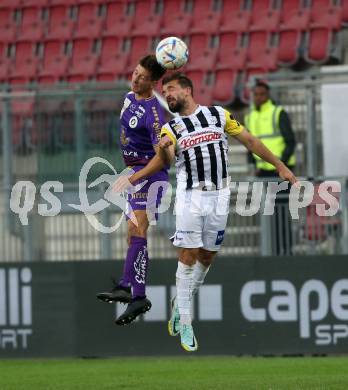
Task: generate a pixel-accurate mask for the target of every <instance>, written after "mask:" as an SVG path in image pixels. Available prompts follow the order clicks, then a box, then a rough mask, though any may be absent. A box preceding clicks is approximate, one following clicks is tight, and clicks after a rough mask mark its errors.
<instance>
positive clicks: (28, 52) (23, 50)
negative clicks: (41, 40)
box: [9, 42, 38, 84]
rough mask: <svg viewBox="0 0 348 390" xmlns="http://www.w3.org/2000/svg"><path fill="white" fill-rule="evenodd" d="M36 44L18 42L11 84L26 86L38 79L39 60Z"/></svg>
mask: <svg viewBox="0 0 348 390" xmlns="http://www.w3.org/2000/svg"><path fill="white" fill-rule="evenodd" d="M35 52H36V44H35V43H32V42H17V43H16V54H15V59H14V63H13V68H12V70H11V74H10V78H9V80H10V83H12V84H24V83H28V82H31V81H33V80H34V79H36V76H37V70H38V59H37V57H36V53H35Z"/></svg>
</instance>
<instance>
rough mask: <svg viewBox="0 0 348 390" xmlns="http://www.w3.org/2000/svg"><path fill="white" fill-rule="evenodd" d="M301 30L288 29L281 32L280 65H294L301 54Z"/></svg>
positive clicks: (279, 46)
mask: <svg viewBox="0 0 348 390" xmlns="http://www.w3.org/2000/svg"><path fill="white" fill-rule="evenodd" d="M301 36H302V33H301V31H298V30H288V31H281V32H280V33H279V43H278V63H279V64H280V65H286V66H291V65H294V64H295V63H296V62H297V61H298V59H299V55H300V45H301Z"/></svg>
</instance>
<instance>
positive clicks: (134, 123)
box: [129, 116, 138, 129]
mask: <svg viewBox="0 0 348 390" xmlns="http://www.w3.org/2000/svg"><path fill="white" fill-rule="evenodd" d="M137 125H138V118H137V117H136V116H132V117H131V118H130V120H129V127H130V128H131V129H134V128H135V127H137Z"/></svg>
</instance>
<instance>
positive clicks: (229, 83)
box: [213, 69, 237, 104]
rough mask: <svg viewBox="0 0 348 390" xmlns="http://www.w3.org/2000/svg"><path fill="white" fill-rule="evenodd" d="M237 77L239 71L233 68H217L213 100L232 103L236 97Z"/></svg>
mask: <svg viewBox="0 0 348 390" xmlns="http://www.w3.org/2000/svg"><path fill="white" fill-rule="evenodd" d="M236 79H237V73H236V72H235V71H233V70H230V69H221V70H217V71H216V73H215V85H214V91H213V101H214V102H216V103H220V104H229V103H231V102H232V101H233V100H234V98H235V83H236Z"/></svg>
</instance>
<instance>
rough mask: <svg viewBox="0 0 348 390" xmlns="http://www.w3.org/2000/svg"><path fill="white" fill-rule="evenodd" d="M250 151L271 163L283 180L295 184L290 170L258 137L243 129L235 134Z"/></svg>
mask: <svg viewBox="0 0 348 390" xmlns="http://www.w3.org/2000/svg"><path fill="white" fill-rule="evenodd" d="M235 137H236V138H237V139H238V141H239V142H240V143H242V144H243V145H244V146H245V147H246V148H247V149H248V150H249V151H250V152H252V153H255V154H257V155H258V156H259V157H260V158H262V160H264V161H266V162H268V163H270V164H272V165H273V166H274V167H275V168H276V169H277V171H278V174H279V176H280V177H281V178H282V179H283V180H288V181H289V182H290V183H291V184H295V183H296V182H297V179H296V177H295V175H294V174H293V173H292V171H291V170H290V169H289V168H288V167H287V166H286V165H285V164H284V163H283V162H282V161H280V160H279V158H278V157H276V156H275V155H274V154H273V153H272V152H271V151H270V150H269V149H268V148H267V147H266V146H265V145H264V144H263V143H262V142H261V141H260V140H259V139H258V138H256V137H254V136H253V135H252V134H250V133H249V132H248V131H247V130H245V129H243V131H242V132H241V133H239V134H238V135H236V136H235Z"/></svg>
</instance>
